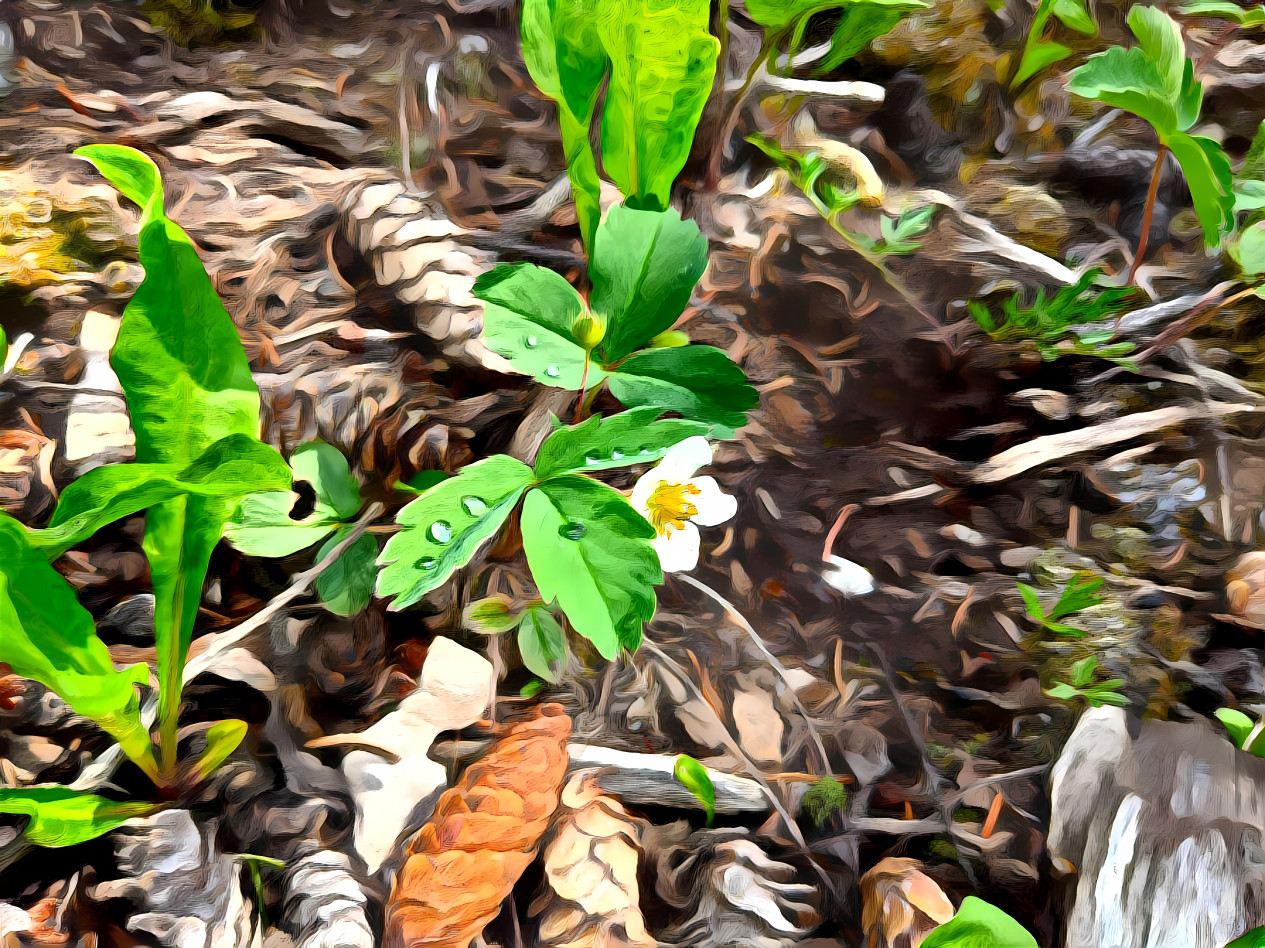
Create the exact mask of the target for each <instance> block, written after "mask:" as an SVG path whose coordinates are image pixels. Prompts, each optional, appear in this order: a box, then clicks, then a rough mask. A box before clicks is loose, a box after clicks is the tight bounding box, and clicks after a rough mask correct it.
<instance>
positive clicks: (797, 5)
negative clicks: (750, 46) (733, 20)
mask: <svg viewBox="0 0 1265 948" xmlns="http://www.w3.org/2000/svg"><path fill="white" fill-rule="evenodd" d="M842 5H843V4H842V3H840V0H747V2H746V7H747V15H748V16H749V17H751V19H753V20H755V22H757V23H759V24H760V25H761V26H763V27H764V28H765V29H766V30H770V31H773V32H778V31H781V30H785V29H787V28H788V27H790V26H792V25H793V24H794V23H796V22H797V21H798V20H800V19H802V18H803V17H806V16H811V15H812V14H814V13H821V12H822V11H824V10H829V9H832V8H833V7H838V6H842Z"/></svg>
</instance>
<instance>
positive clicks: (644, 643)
mask: <svg viewBox="0 0 1265 948" xmlns="http://www.w3.org/2000/svg"><path fill="white" fill-rule="evenodd" d="M641 647H642V648H644V649H646V650H647V651H649V652H650V653H651V654H652V655H654V656H656V657H657V658H658V659H659V660H660V661H661V662H663V664H664V666H665V667H666V668H668V669H669V670H670V671H671V672H672V673H673V674H674V675H676V677H677V678H678V679H679V680H680V682H681V683H682V684H683V685H685V687H686V688H688V689H689V690H690V691H692V692H694V697H696V698H697V699H698V700H699V701H700V702H702V704H703V706H704V707H705V708H707V709H708V710H711V705H709V704H708V703H707V698H706V697H704V695H703V692H702V691H701V690H700V689H699V687H698V685H696V684H695V683H694V679H693V678H691V677H690V676H689V675H687V674H686V673H685V669H683V668H682V667H681V666H680V665H678V664H677V662H676V660H675V659H673V658H672V657H671V656H669V655H668V654H667V653H666V652H665V651H663V649H661V648H659V646H657V645H655V644H654V643H653V642H651V641H650V640H649V639H647V638H643V639H642V640H641ZM712 716H713V717H715V718H716V723H717V724H719V725H720V733H721V735H722V737H721V740H722V741H723V742H724V744H725V747H726V748H727V749H728V750H729V752H730V753H731V754H733V755H734V756H735V757H736V758H737V759H738V760H739V761H741V762H742V767H743V769H744V770H745V771H746V772H747V773H748V774H750V775H751V778H752V779H753V780H754V781H755V782H756V783H758V784H759V785H760V789H761V790H763V791H764V795H765V796H766V797H768V799H769V803H770V804H771V805H772V806H773V809H774V811H775V812H776V813H777V815H778V816H780V817H781V818H782V822H783V823H785V824H786V829H787V832H789V833H790V834H791V839H793V840H794V841H795V845H797V846H799V848H800V849H801V850H803V853H804V856H805V857H807V859H808V862H809V864H810V865H811V866H812V867H813V869H814V871H816V873H817V875H818V877H819V878H820V879H821V881H822V882H823V883H824V884H825V886H826V890H827V891H834V883H833V882H832V881H831V879H830V877H829V876H828V875H827V874H826V871H825V870H824V869H822V868H821V866H819V865H818V864H817V860H816V859H814V858H813V854H812V851H811V850H810V849H809V848H808V841H807V840H806V839H804V834H803V833H801V832H800V830H799V824H797V823H796V822H795V821H794V820H793V819H791V814H790V813H789V812H788V811H787V809H786V807H784V806H783V805H782V801H781V800H779V799H778V798H777V794H776V793H774V792H773V788H772V787H771V786H769V782H768V780H766V779H765V776H764V773H763V772H762V771H761V770H760V768H759V767H757V766H756V765H755V761H753V760H752V759H751V758H750V757H749V756H747V752H746V751H744V750H743V749H742V746H741V745H740V744H739V743H738V742H737V741H736V740H734V738H733V735H731V734H730V733H729V728H728V726H727V725H726V724H725V722H724V721H722V720H721V719H720V716H719V715H717V714H716V712H715V711H712Z"/></svg>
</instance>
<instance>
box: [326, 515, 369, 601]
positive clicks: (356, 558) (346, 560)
mask: <svg viewBox="0 0 1265 948" xmlns="http://www.w3.org/2000/svg"><path fill="white" fill-rule="evenodd" d="M350 529H351V528H350V527H347V528H345V529H344V530H340V531H338V532H337V533H335V534H334V535H333V536H332V537H330V538H329V539H328V540H326V541H325V542H324V543H323V544H322V545H321V548H320V549H319V550H318V551H317V553H316V562H318V563H319V562H321V561H322V560H323V559H325V557H327V556H329V554H330V553H331V552H332V551H333V549H334V547H336V546H337V545H338V544H339V543H341V542H342V541H343V539H344V537H345V536H346V531H347V530H350ZM377 561H378V541H377V540H375V539H374V538H373V537H372V536H370V535H369V534H367V533H362V534H361V535H360V536H358V537H357V538H356V540H355V541H354V542H353V543H352V544H351V546H349V547H347V549H346V550H344V551H343V553H342V555H341V556H340V557H339V558H338V559H337V560H335V561H334V564H333V565H332V566H330V567H328V568H327V569H326V570H325V572H323V573H321V575H320V576H318V577H317V578H316V594H317V595H318V596H320V597H321V602H323V603H324V604H325V608H326V609H328V610H329V611H330V612H332V613H334V614H335V615H340V616H354V615H356V613H358V612H360V610H362V609H363V608H364V607H365V606H367V605H369V600H370V599H372V598H373V587H374V584H375V583H376V582H377V580H378V563H377Z"/></svg>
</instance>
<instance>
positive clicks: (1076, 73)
mask: <svg viewBox="0 0 1265 948" xmlns="http://www.w3.org/2000/svg"><path fill="white" fill-rule="evenodd" d="M1134 9H1135V10H1136V9H1138V8H1137V7H1134ZM1067 88H1068V90H1069V91H1071V92H1074V93H1076V94H1077V95H1081V96H1084V97H1085V98H1087V99H1097V100H1098V101H1099V102H1102V103H1103V104H1105V105H1109V106H1112V107H1113V108H1118V109H1124V110H1125V111H1126V112H1132V113H1133V114H1134V115H1137V116H1140V117H1141V118H1144V119H1146V120H1147V121H1148V122H1150V123H1151V125H1153V126H1154V127H1155V130H1156V132H1157V133H1159V135H1160V137H1161V139H1163V138H1164V137H1165V136H1167V135H1171V134H1172V133H1173V132H1176V131H1177V130H1178V129H1177V108H1176V106H1175V104H1174V101H1173V98H1172V97H1170V96H1169V95H1168V94H1167V93H1166V91H1165V88H1164V81H1163V80H1162V79H1161V77H1160V74H1159V71H1158V69H1157V68H1156V65H1155V63H1153V62H1151V60H1150V59H1148V58H1147V56H1146V54H1145V53H1144V52H1143V51H1142V50H1141V49H1137V48H1134V49H1123V48H1121V47H1119V46H1112V47H1111V48H1110V49H1107V50H1104V51H1103V52H1101V53H1095V54H1094V55H1093V56H1090V57H1089V59H1087V60H1086V61H1085V62H1084V63H1083V64H1082V65H1080V66H1078V67H1077V68H1076V69H1074V70H1072V73H1071V75H1069V76H1068V79H1067Z"/></svg>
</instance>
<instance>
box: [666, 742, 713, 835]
mask: <svg viewBox="0 0 1265 948" xmlns="http://www.w3.org/2000/svg"><path fill="white" fill-rule="evenodd" d="M672 775H673V776H674V777H676V779H677V781H678V782H679V783H680V784H681V786H683V787H684V788H685V789H686V790H688V791H689V792H690V794H691V795H692V796H693V797H694V799H695V800H697V801H698V802H699V803H701V804H703V809H704V810H705V811H706V812H707V825H708V826H711V825H712V823H713V822H715V820H716V787H715V785H714V784H713V783H712V778H711V775H710V774H708V772H707V768H706V767H704V766H703V765H702V764H700V763H699V762H698V761H697V760H695V759H694V758H693V757H691V756H689V755H688V754H681V755H680V756H679V757H677V759H676V766H674V767H673V768H672Z"/></svg>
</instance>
